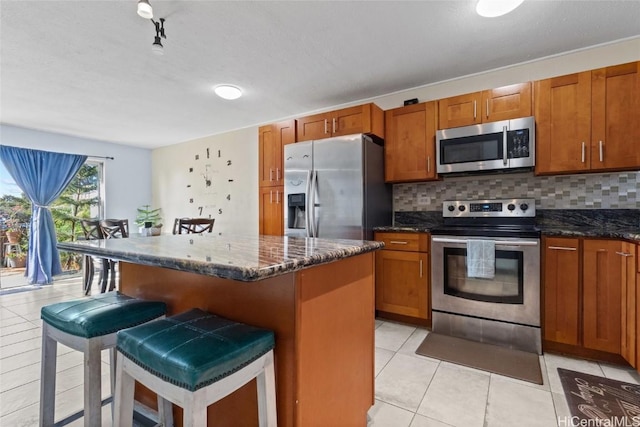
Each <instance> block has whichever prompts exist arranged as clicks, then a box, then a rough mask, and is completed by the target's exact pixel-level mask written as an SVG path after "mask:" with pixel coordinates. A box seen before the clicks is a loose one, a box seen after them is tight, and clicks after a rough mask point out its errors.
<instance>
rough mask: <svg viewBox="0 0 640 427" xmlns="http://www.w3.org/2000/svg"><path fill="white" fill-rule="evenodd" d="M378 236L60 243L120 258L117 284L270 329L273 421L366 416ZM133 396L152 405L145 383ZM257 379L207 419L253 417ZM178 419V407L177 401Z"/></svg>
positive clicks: (223, 422) (348, 421) (339, 422)
mask: <svg viewBox="0 0 640 427" xmlns="http://www.w3.org/2000/svg"><path fill="white" fill-rule="evenodd" d="M382 247H383V243H381V242H370V241H360V240H334V239H331V240H329V239H314V238H293V237H282V236H255V235H254V236H239V237H234V238H229V237H223V236H214V235H175V236H173V235H162V236H157V237H138V238H136V237H132V238H129V239H109V240H97V241H79V242H71V243H59V244H58V248H59V249H61V250H66V251H73V252H79V253H82V254H85V255H91V256H97V257H103V258H110V259H115V260H119V261H121V262H120V267H119V268H120V286H119V290H120V291H121V292H122V293H124V294H126V295H130V296H133V297H137V298H145V299H151V300H160V301H165V302H166V303H167V306H168V307H167V309H168V315H172V314H176V313H180V312H182V311H186V310H188V309H191V308H200V309H203V310H207V311H210V312H212V313H215V314H218V315H220V316H224V317H228V318H230V319H232V320H236V321H240V322H244V323H248V324H252V325H255V326H260V327H263V328H268V329H271V330H273V331H274V332H275V336H276V347H275V359H276V385H277V387H276V393H277V407H278V425H279V426H304V427H307V426H365V425H366V423H367V411H368V410H369V408H370V407H371V406H372V405H373V402H374V324H375V312H374V294H375V293H374V285H375V276H374V274H375V273H374V272H375V265H374V251H375V250H377V249H381V248H382ZM136 399H137V400H139V401H141V402H142V403H144V404H145V405H147V406H149V407H153V408H155V396H154V395H153V394H151V393H150V392H149V391H148V390H143V389H142V387H138V388H137V389H136ZM256 402H257V400H256V387H255V381H251V382H250V383H248V384H247V385H245V386H244V387H242V388H241V389H239V390H238V391H237V392H235V393H234V394H232V395H230V396H228V397H227V398H225V399H223V400H221V401H219V402H218V403H216V404H214V405H212V406H210V407H209V409H208V420H209V421H208V425H216V426H238V425H242V426H251V425H257V424H258V421H257V409H256V408H257V403H256ZM174 412H175V416H176V420H181V418H182V413H181V409H179V408H176V407H174Z"/></svg>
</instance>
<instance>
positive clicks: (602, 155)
mask: <svg viewBox="0 0 640 427" xmlns="http://www.w3.org/2000/svg"><path fill="white" fill-rule="evenodd" d="M599 145H600V146H599V149H600V161H601V162H604V153H603V150H602V141H599Z"/></svg>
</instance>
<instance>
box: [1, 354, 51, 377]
mask: <svg viewBox="0 0 640 427" xmlns="http://www.w3.org/2000/svg"><path fill="white" fill-rule="evenodd" d="M41 354H42V351H41V349H39V348H35V349H33V350H29V351H25V352H23V353H20V354H16V355H15V356H10V357H5V358H3V359H2V363H0V378H2V377H3V375H4V374H6V373H7V372H11V371H15V370H16V369H20V368H24V367H25V366H29V365H33V364H38V365H40V358H41ZM3 385H4V384H3ZM3 385H0V387H2V386H3Z"/></svg>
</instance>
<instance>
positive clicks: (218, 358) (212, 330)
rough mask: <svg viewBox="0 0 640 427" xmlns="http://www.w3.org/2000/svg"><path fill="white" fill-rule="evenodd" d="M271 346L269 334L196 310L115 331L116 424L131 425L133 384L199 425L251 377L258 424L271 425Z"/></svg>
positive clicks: (186, 422) (190, 426)
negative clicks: (209, 410)
mask: <svg viewBox="0 0 640 427" xmlns="http://www.w3.org/2000/svg"><path fill="white" fill-rule="evenodd" d="M274 345H275V341H274V334H273V332H272V331H269V330H266V329H261V328H257V327H254V326H249V325H245V324H243V323H238V322H234V321H232V320H229V319H225V318H222V317H219V316H216V315H214V314H211V313H208V312H206V311H202V310H199V309H193V310H189V311H187V312H184V313H181V314H178V315H175V316H171V317H166V318H164V319H161V320H158V321H157V322H153V323H148V324H146V325H141V326H136V327H135V328H131V329H127V330H123V331H121V332H118V345H117V348H118V355H117V358H118V359H117V363H116V365H117V368H116V394H115V412H116V413H115V416H114V418H115V426H116V427H118V426H120V427H124V426H131V424H132V412H133V394H134V383H135V381H138V382H140V383H141V384H143V385H144V386H145V387H147V388H149V389H150V390H152V391H153V392H154V393H156V394H158V395H159V396H162V397H163V398H164V399H166V400H168V401H170V402H173V403H175V404H176V405H178V406H181V407H182V408H183V409H184V420H183V421H184V426H185V427H195V426H198V427H201V426H206V425H207V406H209V405H211V404H213V403H215V402H217V401H218V400H220V399H222V398H223V397H225V396H227V395H229V394H231V393H233V392H234V391H235V390H237V389H239V388H240V387H242V386H243V385H245V384H246V383H248V382H249V381H251V380H252V379H253V378H256V382H257V386H258V387H257V388H258V418H259V420H260V426H269V427H276V425H277V416H276V391H275V373H274V364H273V348H274ZM164 408H166V406H164ZM169 418H170V415H169V414H165V415H164V419H165V420H169ZM171 420H172V419H171ZM167 425H170V424H169V422H167Z"/></svg>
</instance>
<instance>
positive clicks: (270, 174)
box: [269, 168, 273, 181]
mask: <svg viewBox="0 0 640 427" xmlns="http://www.w3.org/2000/svg"><path fill="white" fill-rule="evenodd" d="M269 181H273V169H271V168H269Z"/></svg>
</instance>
